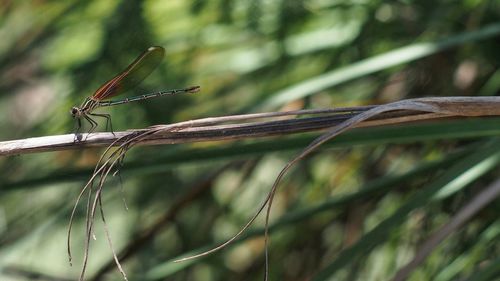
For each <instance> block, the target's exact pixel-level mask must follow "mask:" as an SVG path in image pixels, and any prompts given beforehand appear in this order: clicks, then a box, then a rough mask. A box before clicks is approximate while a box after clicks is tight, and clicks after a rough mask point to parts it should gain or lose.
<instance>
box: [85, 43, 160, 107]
mask: <svg viewBox="0 0 500 281" xmlns="http://www.w3.org/2000/svg"><path fill="white" fill-rule="evenodd" d="M164 54H165V49H163V48H162V47H157V46H155V47H149V48H148V49H147V50H146V51H145V52H144V53H142V54H141V55H140V56H139V57H137V58H136V59H135V60H134V61H133V62H132V63H131V64H130V65H129V66H128V67H127V68H126V69H125V70H124V71H123V72H122V73H120V74H118V75H117V76H115V77H114V78H113V79H111V80H109V81H108V82H106V83H105V84H104V85H102V86H101V87H100V88H99V89H97V91H96V92H95V93H94V95H93V96H92V98H93V99H96V100H105V99H109V98H111V97H114V96H117V95H121V94H123V93H124V92H126V91H128V90H130V89H132V88H134V87H136V86H137V85H138V84H139V83H141V82H142V80H144V78H146V77H147V76H148V75H149V74H151V72H153V70H154V69H155V68H156V67H158V65H159V64H160V63H161V61H162V59H163V55H164Z"/></svg>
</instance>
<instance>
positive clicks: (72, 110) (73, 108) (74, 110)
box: [70, 107, 78, 117]
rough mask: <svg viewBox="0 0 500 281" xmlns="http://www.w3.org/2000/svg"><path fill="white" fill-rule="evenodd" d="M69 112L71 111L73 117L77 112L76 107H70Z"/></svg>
mask: <svg viewBox="0 0 500 281" xmlns="http://www.w3.org/2000/svg"><path fill="white" fill-rule="evenodd" d="M70 113H71V115H73V117H75V116H76V114H77V113H78V108H77V107H72V108H71V111H70Z"/></svg>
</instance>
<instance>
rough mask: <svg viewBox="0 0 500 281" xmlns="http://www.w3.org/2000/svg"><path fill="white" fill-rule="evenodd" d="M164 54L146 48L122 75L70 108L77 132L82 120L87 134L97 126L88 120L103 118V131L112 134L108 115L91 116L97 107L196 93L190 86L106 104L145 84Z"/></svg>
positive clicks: (197, 89) (197, 88)
mask: <svg viewBox="0 0 500 281" xmlns="http://www.w3.org/2000/svg"><path fill="white" fill-rule="evenodd" d="M164 54H165V50H164V49H163V48H162V47H157V46H155V47H150V48H148V49H147V50H146V51H145V52H144V53H142V54H141V55H140V56H139V57H137V58H136V59H135V60H134V61H133V62H132V63H131V64H130V65H129V66H128V67H127V68H126V69H125V70H124V71H123V72H121V73H120V74H118V75H117V76H115V77H114V78H113V79H111V80H109V81H108V82H106V83H104V85H102V86H101V87H100V88H99V89H97V91H96V92H95V93H94V94H93V95H92V96H90V97H88V98H87V99H85V101H84V102H83V103H82V105H81V106H80V107H76V106H75V107H73V108H71V111H70V113H71V115H72V116H73V118H75V119H76V120H77V125H78V128H77V132H78V131H79V130H80V128H81V126H82V121H81V120H82V118H85V120H87V121H88V122H89V123H90V126H91V128H90V130H89V134H90V133H92V132H93V131H94V130H95V128H96V127H97V125H98V124H97V122H96V121H95V120H94V119H92V118H91V116H94V117H103V118H106V129H107V128H108V124H109V125H110V129H111V132H113V126H112V124H111V116H110V115H109V114H103V113H93V111H94V110H95V109H96V108H98V107H104V106H112V105H118V104H124V103H129V102H133V101H139V100H145V99H149V98H154V97H161V96H165V95H173V94H182V93H195V92H198V91H199V90H200V87H199V86H193V87H188V88H184V89H175V90H168V91H161V92H157V93H151V94H146V95H142V96H136V97H131V98H125V99H122V100H115V101H113V100H107V99H109V98H112V97H114V96H117V95H120V94H122V93H124V92H126V91H128V90H130V89H132V88H134V87H135V86H137V85H139V84H140V83H141V82H142V80H144V78H146V77H147V76H148V75H149V74H150V73H151V72H152V71H153V70H154V69H155V68H156V67H157V66H158V65H159V64H160V62H161V60H162V59H163V56H164Z"/></svg>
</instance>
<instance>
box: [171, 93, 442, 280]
mask: <svg viewBox="0 0 500 281" xmlns="http://www.w3.org/2000/svg"><path fill="white" fill-rule="evenodd" d="M401 109H410V110H418V111H424V112H435V113H440V110H439V108H437V107H436V106H433V105H429V104H426V103H421V102H418V101H415V100H405V101H399V102H395V103H391V104H387V105H381V106H377V107H374V108H372V109H369V110H368V111H365V112H362V113H360V114H358V115H356V116H354V117H352V118H350V119H348V120H346V121H344V122H342V123H340V124H338V125H337V126H334V127H333V128H332V129H330V130H328V131H327V132H326V133H324V134H323V135H321V136H319V137H318V138H316V139H315V140H313V141H312V142H311V143H310V144H309V145H308V146H307V147H306V148H305V149H304V150H302V152H301V153H300V154H299V155H297V156H295V157H294V158H293V159H292V160H290V161H289V162H288V163H287V164H286V165H285V167H283V169H282V170H281V171H280V173H279V174H278V176H277V177H276V179H275V181H274V183H273V186H272V187H271V190H270V191H269V193H268V195H267V196H266V199H265V200H264V202H263V203H261V205H260V207H259V209H258V211H257V212H256V213H255V214H254V215H253V216H252V218H251V219H250V220H249V221H248V222H247V223H246V224H245V225H244V226H243V227H242V228H241V230H240V231H238V233H236V234H235V235H233V236H232V237H231V238H229V239H228V240H226V242H224V243H222V244H220V245H219V246H217V247H214V248H212V249H210V250H207V251H204V252H202V253H200V254H197V255H192V256H189V257H185V258H182V259H179V260H175V261H174V262H180V261H186V260H191V259H194V258H199V257H203V256H206V255H209V254H212V253H214V252H216V251H218V250H221V249H223V248H224V247H226V246H228V245H229V244H231V243H232V242H233V241H234V240H236V238H238V237H239V236H240V235H241V234H242V233H243V232H244V231H245V230H247V229H248V228H249V227H250V225H251V224H252V223H253V222H254V221H255V219H256V218H257V217H258V216H259V215H260V213H261V212H262V210H263V209H264V208H265V207H266V205H267V206H268V208H267V211H266V222H265V232H264V236H265V239H264V241H265V248H266V249H265V259H266V261H265V263H266V270H265V280H266V281H267V280H268V276H269V271H268V269H269V255H268V249H267V246H268V240H269V216H270V213H271V207H272V199H273V198H274V195H275V194H276V191H277V189H278V185H279V183H280V181H281V179H282V178H283V176H284V175H285V174H286V172H287V171H288V170H289V169H290V168H291V167H292V166H293V165H295V164H296V163H297V162H298V161H300V160H301V159H303V158H304V157H306V156H307V155H309V154H310V153H311V152H313V151H314V150H315V149H317V148H318V147H319V146H321V145H322V144H324V143H325V142H327V141H329V140H331V139H332V138H334V137H335V136H337V135H339V134H341V133H343V132H344V131H346V130H348V129H350V128H352V127H354V126H355V125H356V124H358V123H360V122H362V121H364V120H367V119H369V118H371V117H373V116H375V115H378V114H381V113H383V112H387V111H393V110H401ZM268 203H269V204H268Z"/></svg>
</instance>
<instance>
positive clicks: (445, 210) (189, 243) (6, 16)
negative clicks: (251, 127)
mask: <svg viewBox="0 0 500 281" xmlns="http://www.w3.org/2000/svg"><path fill="white" fill-rule="evenodd" d="M499 19H500V3H499V2H498V1H480V0H467V1H429V0H426V1H413V0H400V1H368V0H351V1H338V0H292V1H286V0H255V1H246V0H213V1H201V0H191V1H180V0H172V1H153V0H147V1H120V0H109V1H96V0H92V1H71V0H70V1H23V0H21V1H10V0H0V38H2V40H0V116H1V118H0V139H2V140H10V139H18V138H27V137H34V136H43V135H52V134H64V133H71V132H72V131H73V128H74V123H73V121H74V120H72V119H71V117H70V115H69V109H70V108H71V106H73V105H79V104H80V103H81V102H82V101H83V100H84V99H85V97H87V96H90V95H91V94H92V93H93V92H94V91H95V90H96V89H97V88H98V87H99V86H100V85H101V84H103V83H104V82H106V81H107V80H108V79H110V78H112V77H113V76H114V75H116V74H117V73H119V72H120V71H121V70H123V68H125V67H126V66H127V65H128V64H129V63H130V62H131V61H132V60H133V59H134V58H135V57H136V56H137V55H138V54H140V53H141V52H142V51H143V50H145V49H146V48H147V47H149V46H153V45H159V46H163V47H164V48H165V49H166V58H165V60H164V61H163V62H162V64H161V65H160V67H159V68H158V69H157V70H156V71H155V72H154V73H153V74H151V75H150V77H148V78H147V79H146V80H145V81H144V83H142V85H141V87H140V88H138V89H136V90H135V93H128V94H129V95H137V94H143V93H149V92H153V91H156V90H162V89H171V88H181V87H185V86H190V85H200V86H201V87H202V91H201V92H200V93H198V94H196V95H187V96H182V95H180V96H174V97H164V98H159V99H155V100H149V101H144V102H137V103H134V104H128V105H123V106H116V107H114V108H106V109H105V111H107V112H109V113H110V114H111V115H112V117H113V127H114V129H115V130H126V129H128V128H141V127H146V126H149V125H153V124H160V123H171V122H175V121H181V120H187V119H193V118H200V117H208V116H221V115H228V114H234V113H249V112H261V111H265V110H289V109H300V108H322V107H332V106H351V105H362V104H379V103H385V102H390V101H396V100H400V99H405V98H415V97H425V96H476V95H483V96H484V95H498V94H499V93H500V90H499V89H500V70H499V66H500V64H499V62H500V52H498V50H499V38H500V37H499V36H500V21H499ZM499 123H500V122H499V120H498V118H496V119H474V120H454V121H453V122H451V123H450V122H435V123H432V124H424V125H415V126H414V125H412V126H400V127H394V128H372V129H360V130H357V131H355V132H352V133H348V134H346V136H341V137H340V138H339V139H338V140H337V141H334V142H332V143H331V144H330V145H326V146H325V147H324V148H323V150H322V152H321V153H316V154H314V155H313V156H311V157H309V158H307V159H305V160H303V161H302V162H301V163H300V164H299V165H298V166H297V167H295V168H294V169H293V171H292V172H290V173H289V174H288V175H287V176H286V177H285V180H284V181H283V183H282V184H281V187H280V191H279V193H278V194H277V196H276V198H275V204H274V206H273V213H272V216H271V220H272V224H273V231H272V233H271V234H272V236H271V244H270V253H271V256H270V257H271V260H270V261H271V280H305V279H307V278H312V279H315V280H327V279H328V278H333V279H332V280H387V279H389V278H391V276H393V275H394V274H395V272H396V271H397V270H398V269H399V268H401V267H403V266H404V265H405V264H406V263H407V262H408V261H409V260H411V258H412V255H413V254H414V253H415V252H416V251H417V250H418V248H419V245H421V244H422V242H423V241H425V240H426V239H427V238H428V237H429V235H430V234H432V233H433V232H434V231H435V230H437V229H439V227H440V226H442V225H443V224H445V223H446V222H447V221H449V220H450V219H451V218H452V217H453V216H454V214H456V212H457V211H458V210H459V209H460V208H461V207H463V206H464V205H465V204H466V203H467V202H468V201H469V200H470V199H471V198H472V197H474V196H475V195H476V194H478V193H479V192H480V191H481V190H482V189H483V188H484V187H486V186H487V185H488V184H490V183H491V182H492V181H493V180H494V179H495V178H497V177H498V175H499V171H498V163H499V162H500V156H498V151H500V150H499V149H498V143H499V142H498V139H497V138H494V137H495V136H498V135H500V133H499V129H498V128H499V127H498V125H496V124H499ZM101 129H103V128H101ZM311 137H313V136H311V134H305V135H301V136H294V137H286V138H285V137H283V138H272V139H261V140H255V141H244V142H243V141H239V142H230V141H226V142H217V143H198V144H190V145H170V146H167V145H165V146H157V147H136V148H134V149H132V150H131V151H130V152H129V154H128V155H127V159H126V161H125V167H124V169H123V171H122V179H123V181H122V183H123V189H124V193H122V192H121V191H120V181H119V180H118V179H112V180H110V181H109V182H108V183H107V185H106V190H105V194H104V208H105V211H106V213H107V221H108V223H109V225H110V229H111V235H112V238H113V241H114V245H115V246H116V248H117V249H118V251H120V250H122V249H129V250H130V249H132V250H130V251H129V252H130V253H129V254H128V255H127V258H126V260H125V261H124V263H123V265H124V268H125V270H126V272H127V273H128V275H129V277H130V279H131V280H165V279H168V280H261V279H262V278H263V270H264V256H263V251H264V248H263V245H264V244H263V237H262V231H261V227H262V223H263V221H262V220H259V221H258V222H257V223H256V225H255V227H254V228H253V229H252V230H251V231H250V232H249V233H247V234H246V235H245V236H244V237H243V238H242V239H241V240H239V241H238V243H236V244H235V245H234V246H231V247H229V248H228V249H226V250H223V251H221V252H219V253H216V254H214V255H211V256H209V257H207V258H203V259H199V260H194V261H192V262H187V263H180V264H176V263H175V264H174V263H171V262H170V261H171V260H172V259H175V258H177V257H179V256H181V255H184V254H186V253H188V252H191V251H194V252H198V251H200V250H201V249H206V248H207V247H209V246H211V245H214V243H217V242H220V241H223V240H224V239H227V238H228V237H230V236H231V235H233V234H235V233H236V232H237V231H238V229H239V228H240V227H241V226H242V225H243V224H244V223H245V222H246V220H248V219H249V217H250V216H251V215H252V214H253V212H255V211H256V208H257V206H258V204H259V203H260V202H261V201H262V200H263V199H264V197H265V195H266V193H267V191H268V190H269V188H270V187H271V184H272V182H273V180H274V178H275V177H276V176H277V173H278V171H279V170H280V169H281V168H282V166H283V165H284V164H285V163H286V161H287V160H288V159H290V158H291V157H292V156H293V155H295V153H297V152H298V151H299V150H300V148H302V147H304V146H305V145H306V144H307V143H308V141H310V140H311ZM101 152H102V150H101V149H82V150H79V151H64V152H51V153H39V154H33V155H22V156H14V157H8V158H1V159H0V171H1V172H0V194H1V196H0V279H1V280H34V279H36V278H41V279H43V278H45V277H47V276H48V277H47V278H48V279H50V280H55V279H57V278H61V280H66V279H72V280H74V279H75V278H76V276H77V274H78V272H79V270H80V261H81V255H82V251H83V243H84V239H83V235H84V231H83V229H84V225H85V222H84V206H80V208H79V209H78V214H77V220H76V224H75V230H74V232H73V233H74V237H73V249H74V250H75V258H76V261H75V264H74V266H73V267H70V266H69V265H68V263H67V255H66V243H65V242H64V241H65V237H66V230H67V223H68V220H69V211H70V209H71V207H72V206H73V203H74V202H75V199H76V196H77V194H78V193H79V191H80V188H81V187H82V185H83V183H84V182H85V181H86V180H87V178H88V176H89V175H90V170H91V169H92V168H93V165H95V163H96V162H97V160H98V158H99V156H100V153H101ZM478 167H480V168H478ZM465 175H467V177H465ZM452 181H453V182H454V184H453V186H454V189H451V190H450V189H449V188H448V189H445V188H446V187H447V186H449V185H448V183H450V182H452ZM445 192H446V193H445ZM436 193H437V194H445V195H441V196H437V197H436V196H435V194H436ZM122 197H123V198H124V199H125V200H126V201H127V204H128V208H129V209H128V211H126V210H124V207H123V201H122ZM183 198H184V199H183ZM498 212H499V210H498V200H496V204H495V203H493V204H491V205H490V206H488V207H487V208H485V209H484V210H482V211H481V212H480V213H479V215H477V216H475V217H474V218H473V219H472V220H471V221H470V222H468V223H467V224H466V225H465V226H464V227H463V228H462V229H460V231H457V232H455V233H453V235H451V236H450V237H448V238H447V239H446V240H445V241H444V242H443V243H442V244H441V245H440V247H438V248H437V249H436V250H435V251H434V252H433V254H432V255H431V256H430V257H429V258H428V259H427V260H426V261H425V262H424V264H422V265H421V266H419V267H418V268H417V270H415V271H413V272H412V275H411V276H410V280H440V281H445V280H458V279H460V280H462V279H466V278H469V279H470V280H495V276H498V272H499V269H500V264H499V262H500V261H499V260H498V256H499V254H500V248H499V246H500V245H499V244H498V242H497V241H498V237H499V236H500V230H499V229H500V228H499V221H498ZM97 225H98V227H97V230H96V237H97V240H96V241H93V244H92V247H91V257H90V264H89V270H88V275H87V276H88V279H89V280H92V279H93V276H96V275H95V274H96V273H97V272H100V274H102V276H101V277H100V278H101V279H100V280H120V278H121V277H120V275H119V273H118V272H117V270H116V269H115V267H114V265H113V263H112V257H111V251H110V250H109V247H108V245H107V243H106V239H105V237H104V234H103V231H102V227H100V223H98V224H97ZM151 229H153V230H154V231H152V232H151ZM148 231H149V232H148ZM148 234H150V235H149V236H148ZM141 237H142V238H143V237H146V238H144V239H142V238H141ZM107 264H110V266H108V267H106V265H107ZM105 268H109V270H108V269H105ZM44 276H45V277H44ZM51 278H52V279H51ZM97 279H98V278H94V279H93V280H97ZM38 280H40V279H38Z"/></svg>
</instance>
